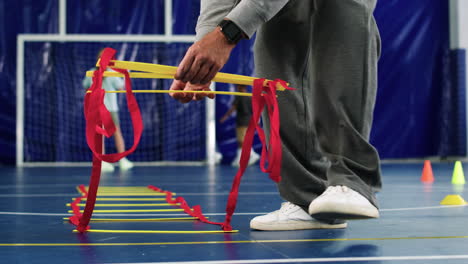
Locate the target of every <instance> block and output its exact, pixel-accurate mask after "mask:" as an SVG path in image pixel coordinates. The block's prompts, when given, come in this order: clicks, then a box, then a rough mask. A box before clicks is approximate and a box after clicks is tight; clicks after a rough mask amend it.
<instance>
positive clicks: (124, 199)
mask: <svg viewBox="0 0 468 264" xmlns="http://www.w3.org/2000/svg"><path fill="white" fill-rule="evenodd" d="M72 200H75V199H74V198H73V199H72ZM81 200H82V201H86V198H83V199H81ZM96 201H122V202H123V201H125V202H128V201H166V198H96Z"/></svg>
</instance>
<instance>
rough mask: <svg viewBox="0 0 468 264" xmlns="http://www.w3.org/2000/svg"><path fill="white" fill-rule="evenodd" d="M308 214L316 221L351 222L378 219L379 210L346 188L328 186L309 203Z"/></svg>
mask: <svg viewBox="0 0 468 264" xmlns="http://www.w3.org/2000/svg"><path fill="white" fill-rule="evenodd" d="M309 214H310V215H311V216H313V217H315V218H318V219H347V220H351V219H368V218H378V217H379V210H378V209H377V208H376V207H375V206H374V205H372V204H371V203H370V202H369V200H367V199H366V198H365V197H364V196H362V195H361V194H359V193H358V192H356V191H354V190H351V189H350V188H348V187H346V186H330V187H328V188H327V189H326V190H325V192H324V193H323V194H322V195H320V196H319V197H317V198H316V199H315V200H313V201H312V202H311V203H310V205H309Z"/></svg>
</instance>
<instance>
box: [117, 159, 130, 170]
mask: <svg viewBox="0 0 468 264" xmlns="http://www.w3.org/2000/svg"><path fill="white" fill-rule="evenodd" d="M119 167H120V170H124V171H125V170H129V169H131V168H133V162H131V161H129V160H128V159H127V158H122V159H121V160H119Z"/></svg>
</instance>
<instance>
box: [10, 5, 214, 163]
mask: <svg viewBox="0 0 468 264" xmlns="http://www.w3.org/2000/svg"><path fill="white" fill-rule="evenodd" d="M164 3H165V8H164V21H165V23H164V24H165V26H164V29H165V33H164V34H148V35H132V34H67V33H66V0H59V33H58V34H19V35H18V36H17V43H16V48H17V49H16V166H17V167H31V166H34V167H38V166H90V165H91V162H25V161H24V128H25V119H24V112H25V108H24V107H25V97H24V95H25V93H24V84H25V82H24V74H25V66H26V65H25V61H24V52H25V50H24V48H25V43H27V42H147V43H193V42H194V40H195V35H174V34H173V33H172V27H171V25H172V1H171V0H165V1H164ZM211 89H212V90H216V84H215V83H214V82H213V83H212V85H211ZM205 107H206V111H205V126H206V159H205V161H202V162H190V161H188V162H185V161H181V162H177V161H155V162H136V165H144V166H152V165H157V166H159V165H177V166H181V165H189V166H191V165H209V166H213V165H215V153H216V122H215V102H214V100H205Z"/></svg>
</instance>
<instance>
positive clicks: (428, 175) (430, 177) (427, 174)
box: [421, 160, 434, 183]
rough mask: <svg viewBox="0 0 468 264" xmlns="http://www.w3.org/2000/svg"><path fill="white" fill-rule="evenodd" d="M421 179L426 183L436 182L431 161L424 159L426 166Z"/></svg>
mask: <svg viewBox="0 0 468 264" xmlns="http://www.w3.org/2000/svg"><path fill="white" fill-rule="evenodd" d="M421 181H422V182H424V183H431V182H434V174H433V173H432V166H431V161H429V160H425V161H424V168H423V171H422V175H421Z"/></svg>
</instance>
